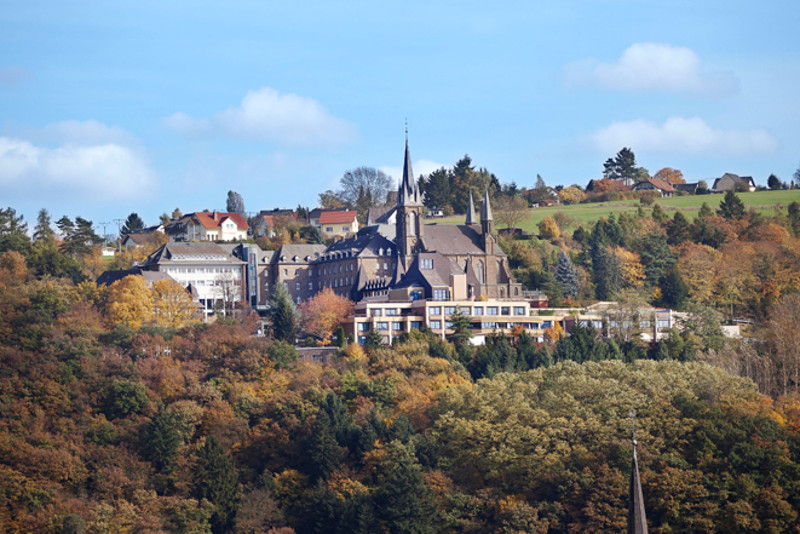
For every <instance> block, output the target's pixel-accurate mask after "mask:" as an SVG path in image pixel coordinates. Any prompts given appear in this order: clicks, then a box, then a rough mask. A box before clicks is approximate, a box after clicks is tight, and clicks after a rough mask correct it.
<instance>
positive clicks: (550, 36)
mask: <svg viewBox="0 0 800 534" xmlns="http://www.w3.org/2000/svg"><path fill="white" fill-rule="evenodd" d="M798 20H800V2H797V0H763V1H762V2H752V1H747V0H726V1H717V0H707V1H706V0H691V1H684V0H670V1H666V0H663V1H655V0H558V1H551V2H540V1H528V2H510V1H503V0H497V1H495V2H483V1H481V2H478V1H459V2H455V1H447V0H445V1H431V0H428V1H425V2H418V1H413V0H407V1H404V2H355V1H344V0H342V1H339V2H329V1H327V2H315V1H306V2H286V1H281V2H273V1H265V0H262V1H254V2H236V1H229V2H205V1H202V0H200V1H193V2H182V1H170V2H164V1H158V2H155V1H150V0H137V1H136V2H130V1H127V0H119V1H115V2H108V1H102V2H100V1H97V2H90V1H80V0H77V1H75V2H54V1H47V2H45V1H39V0H26V1H25V2H20V1H18V0H0V207H12V208H14V209H16V211H17V212H18V213H20V214H22V215H24V216H25V219H26V221H28V223H29V226H31V227H32V226H33V224H35V221H36V215H37V213H38V211H39V210H40V209H42V208H44V209H47V210H48V211H49V213H50V214H51V216H52V217H53V220H56V219H58V218H60V217H61V216H62V215H67V216H69V217H72V218H74V217H75V216H81V217H84V218H87V219H90V220H92V221H93V222H94V223H95V226H96V228H97V229H98V231H99V232H101V233H102V231H103V229H104V228H105V231H106V232H108V233H111V232H112V230H116V225H117V223H116V222H114V221H115V220H120V219H124V218H125V217H126V216H127V215H128V214H130V213H131V212H136V213H138V214H139V215H140V216H141V217H142V218H143V219H144V220H145V222H146V223H147V224H155V223H156V222H157V221H158V216H159V215H160V214H161V213H164V212H167V213H171V212H172V210H173V209H175V208H176V207H177V208H179V209H180V210H181V211H182V212H183V213H188V212H191V211H200V210H204V209H209V210H212V209H216V210H224V209H225V200H226V197H227V192H228V191H229V190H234V191H237V192H238V193H240V194H241V195H242V196H243V198H244V202H245V207H246V209H247V211H249V212H251V211H258V210H261V209H272V208H276V207H295V206H297V205H302V206H307V207H314V206H316V204H317V195H318V193H320V192H321V191H323V190H326V189H336V188H337V185H338V182H339V179H340V178H341V176H342V174H344V172H346V171H347V170H350V169H353V168H356V167H359V166H369V167H376V168H380V169H382V170H384V171H385V172H388V173H390V174H391V175H392V176H393V177H394V178H395V179H396V180H397V179H399V178H400V176H399V174H400V172H401V169H402V162H403V147H404V143H405V127H406V123H407V124H408V136H409V144H410V149H411V156H412V161H413V167H414V172H415V174H416V175H420V174H424V173H429V172H431V171H433V170H435V169H437V168H439V167H442V166H445V167H449V166H452V165H453V164H454V163H455V162H456V161H458V160H459V159H460V158H461V157H462V156H463V155H464V154H469V156H470V157H471V158H472V161H473V164H475V165H476V166H477V167H483V168H486V169H488V170H489V171H490V172H492V173H494V174H495V175H496V176H497V177H498V179H499V180H500V181H501V182H502V183H511V182H515V183H516V184H517V185H518V186H521V187H522V186H529V187H530V186H532V185H533V184H534V183H535V181H536V176H537V174H538V175H541V176H542V178H543V179H544V180H545V182H546V183H547V184H548V185H551V186H555V185H559V184H560V185H570V184H580V185H583V186H585V185H586V184H587V183H588V181H589V180H591V179H593V178H598V177H600V176H601V174H602V170H603V162H604V161H605V160H606V159H608V158H609V157H613V156H614V155H615V154H616V153H617V152H618V151H619V150H620V149H621V148H623V147H630V148H631V149H632V150H633V151H634V153H635V155H636V160H637V164H638V165H640V166H643V167H645V168H646V169H648V170H649V171H650V173H651V174H654V173H655V172H656V171H658V170H659V169H661V168H663V167H672V168H676V169H679V170H681V171H682V172H683V174H684V176H685V178H686V180H687V181H689V182H694V181H698V180H705V181H707V182H709V184H710V183H711V182H712V181H713V179H714V178H715V177H718V176H721V175H722V174H723V173H725V172H733V173H736V174H739V175H750V176H753V177H754V179H755V181H756V183H757V184H766V180H767V177H768V176H769V175H770V174H771V173H774V174H776V175H777V176H779V177H780V178H782V179H783V180H789V179H791V176H792V174H793V173H794V172H795V170H796V169H798V167H800V128H798V124H800V98H798V94H800V90H799V89H798V85H800V33H799V32H798V31H797V21H798Z"/></svg>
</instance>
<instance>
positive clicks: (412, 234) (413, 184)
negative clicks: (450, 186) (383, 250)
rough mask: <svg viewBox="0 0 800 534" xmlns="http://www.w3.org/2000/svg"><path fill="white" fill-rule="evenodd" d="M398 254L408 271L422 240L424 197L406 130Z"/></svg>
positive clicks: (398, 211)
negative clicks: (413, 166) (412, 163)
mask: <svg viewBox="0 0 800 534" xmlns="http://www.w3.org/2000/svg"><path fill="white" fill-rule="evenodd" d="M396 224H397V238H396V242H397V254H398V256H399V258H398V259H399V260H400V261H402V262H403V265H404V266H405V268H406V269H408V267H409V266H410V265H411V260H412V256H413V254H414V252H416V251H417V244H418V243H419V241H420V240H421V239H422V228H423V224H422V195H421V194H420V192H419V187H418V186H417V181H416V180H415V179H414V171H413V170H412V169H411V153H410V152H409V150H408V130H406V153H405V161H404V162H403V179H402V180H401V181H400V189H399V190H398V191H397V223H396Z"/></svg>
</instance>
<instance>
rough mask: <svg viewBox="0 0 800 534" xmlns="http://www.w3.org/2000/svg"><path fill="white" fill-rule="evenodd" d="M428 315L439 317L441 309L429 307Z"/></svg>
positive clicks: (439, 307)
mask: <svg viewBox="0 0 800 534" xmlns="http://www.w3.org/2000/svg"><path fill="white" fill-rule="evenodd" d="M429 313H430V314H431V315H441V314H442V308H441V306H431V307H430V308H429Z"/></svg>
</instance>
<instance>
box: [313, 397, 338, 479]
mask: <svg viewBox="0 0 800 534" xmlns="http://www.w3.org/2000/svg"><path fill="white" fill-rule="evenodd" d="M308 459H309V460H310V463H311V473H310V474H311V475H312V476H314V478H327V477H328V476H329V475H330V474H331V473H333V472H334V471H335V470H336V469H337V468H338V467H339V465H340V464H341V463H342V460H344V452H343V451H342V448H341V447H340V446H339V442H338V441H337V440H336V435H335V433H334V429H333V425H332V424H331V419H330V417H329V416H328V414H327V413H326V412H325V410H320V411H319V412H317V419H316V421H315V422H314V426H313V428H312V431H311V438H310V439H309V441H308Z"/></svg>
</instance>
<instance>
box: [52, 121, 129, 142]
mask: <svg viewBox="0 0 800 534" xmlns="http://www.w3.org/2000/svg"><path fill="white" fill-rule="evenodd" d="M40 134H41V135H37V136H36V137H39V138H42V139H44V140H46V141H50V142H55V143H67V144H78V145H84V144H98V143H107V142H114V143H120V144H131V143H133V142H134V138H133V136H132V135H131V134H129V133H128V132H126V131H125V130H123V129H122V128H120V127H119V126H107V125H105V124H103V123H102V122H99V121H96V120H94V119H89V120H86V121H76V120H72V121H62V122H55V123H53V124H48V125H47V126H45V127H44V128H42V129H41V130H40Z"/></svg>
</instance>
